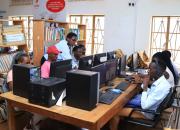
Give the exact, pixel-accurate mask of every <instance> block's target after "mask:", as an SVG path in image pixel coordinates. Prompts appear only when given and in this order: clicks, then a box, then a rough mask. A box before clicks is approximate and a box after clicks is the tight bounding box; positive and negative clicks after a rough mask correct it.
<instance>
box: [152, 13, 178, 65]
mask: <svg viewBox="0 0 180 130" xmlns="http://www.w3.org/2000/svg"><path fill="white" fill-rule="evenodd" d="M165 49H166V50H169V51H171V54H172V60H173V61H174V62H175V63H176V64H178V65H180V60H178V59H180V16H162V17H161V16H154V17H153V18H152V26H151V44H150V56H152V55H153V54H154V53H156V52H158V51H162V50H165Z"/></svg>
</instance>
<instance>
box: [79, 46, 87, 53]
mask: <svg viewBox="0 0 180 130" xmlns="http://www.w3.org/2000/svg"><path fill="white" fill-rule="evenodd" d="M79 47H80V48H81V50H82V55H85V54H86V48H85V46H84V45H82V44H80V45H79Z"/></svg>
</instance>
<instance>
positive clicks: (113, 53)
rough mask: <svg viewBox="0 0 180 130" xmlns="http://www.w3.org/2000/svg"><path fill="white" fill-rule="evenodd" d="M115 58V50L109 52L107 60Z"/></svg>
mask: <svg viewBox="0 0 180 130" xmlns="http://www.w3.org/2000/svg"><path fill="white" fill-rule="evenodd" d="M112 59H115V51H111V52H107V60H112Z"/></svg>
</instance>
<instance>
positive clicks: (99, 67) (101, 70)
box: [91, 63, 106, 86]
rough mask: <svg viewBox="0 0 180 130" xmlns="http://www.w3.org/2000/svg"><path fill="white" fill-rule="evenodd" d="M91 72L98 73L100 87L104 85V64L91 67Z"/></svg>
mask: <svg viewBox="0 0 180 130" xmlns="http://www.w3.org/2000/svg"><path fill="white" fill-rule="evenodd" d="M91 71H94V72H99V73H100V86H101V85H102V84H104V83H105V81H106V63H103V64H100V65H97V66H94V67H92V68H91Z"/></svg>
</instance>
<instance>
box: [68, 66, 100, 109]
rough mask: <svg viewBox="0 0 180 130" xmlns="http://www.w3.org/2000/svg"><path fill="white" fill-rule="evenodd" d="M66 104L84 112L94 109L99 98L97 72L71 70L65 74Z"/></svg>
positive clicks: (98, 77)
mask: <svg viewBox="0 0 180 130" xmlns="http://www.w3.org/2000/svg"><path fill="white" fill-rule="evenodd" d="M66 80H67V86H66V95H67V96H66V104H67V105H69V106H72V107H77V108H80V109H84V110H92V109H93V108H95V107H96V104H97V103H98V98H99V82H100V81H99V80H100V76H99V73H98V72H92V71H84V70H72V71H69V72H67V79H66Z"/></svg>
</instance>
